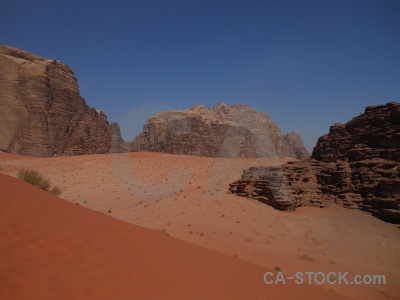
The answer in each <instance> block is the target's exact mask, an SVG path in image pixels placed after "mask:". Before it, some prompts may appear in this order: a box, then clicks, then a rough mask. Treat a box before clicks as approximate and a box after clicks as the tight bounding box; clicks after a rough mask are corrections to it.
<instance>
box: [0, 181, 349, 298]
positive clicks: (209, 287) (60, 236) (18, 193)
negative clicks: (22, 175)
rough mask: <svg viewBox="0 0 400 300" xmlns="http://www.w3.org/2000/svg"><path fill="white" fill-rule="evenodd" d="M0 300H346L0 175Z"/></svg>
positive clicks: (336, 294) (335, 294) (324, 290)
mask: <svg viewBox="0 0 400 300" xmlns="http://www.w3.org/2000/svg"><path fill="white" fill-rule="evenodd" d="M0 204H1V209H0V299H7V300H12V299H30V300H33V299H74V300H76V299H140V300H145V299H174V300H177V299H185V300H187V299H209V300H211V299H218V300H223V299H246V300H247V299H258V300H259V299H318V300H319V299H324V300H327V299H350V298H347V297H345V296H342V295H340V294H338V293H334V292H330V291H327V290H326V289H322V288H319V287H316V286H313V285H296V284H294V283H290V284H288V285H266V284H265V283H263V274H264V273H265V272H266V271H269V270H267V269H265V268H263V267H261V266H258V265H254V264H251V263H248V262H245V261H242V260H240V259H236V258H234V257H231V256H228V255H223V254H220V253H217V252H214V251H211V250H207V249H204V248H201V247H198V246H194V245H191V244H188V243H185V242H184V241H181V240H178V239H176V238H173V237H169V236H168V235H167V234H165V233H163V232H161V231H155V230H151V229H145V228H142V227H139V226H136V225H133V224H129V223H126V222H123V221H119V220H117V219H114V218H112V217H110V216H107V215H103V214H101V213H99V212H95V211H92V210H89V209H87V208H84V207H81V206H78V205H75V204H72V203H70V202H68V201H65V200H63V199H60V198H57V197H54V196H52V195H50V194H48V193H46V192H44V191H42V190H40V189H38V188H36V187H34V186H31V185H29V184H27V183H24V182H21V181H19V180H18V179H15V178H13V177H9V176H7V175H3V174H0Z"/></svg>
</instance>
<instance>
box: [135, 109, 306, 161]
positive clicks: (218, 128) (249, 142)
mask: <svg viewBox="0 0 400 300" xmlns="http://www.w3.org/2000/svg"><path fill="white" fill-rule="evenodd" d="M131 149H132V150H133V151H155V152H166V153H171V154H187V155H199V156H211V157H295V158H300V159H302V158H306V157H308V153H307V150H306V149H305V148H304V146H303V143H302V141H301V137H300V136H299V135H297V134H295V133H290V134H288V135H286V136H283V135H282V133H281V131H280V129H279V127H278V125H277V124H276V123H275V122H273V121H272V120H271V119H270V117H269V116H268V115H267V114H266V113H259V112H257V111H256V110H254V109H253V108H252V107H250V106H247V105H235V106H228V105H225V104H222V103H220V104H217V105H216V106H214V107H213V108H206V107H205V106H204V105H200V106H194V107H192V108H190V109H188V110H176V111H167V112H164V113H159V114H156V115H154V116H152V117H151V118H150V120H149V121H148V122H147V123H146V124H145V125H144V128H143V132H142V133H141V134H139V135H138V136H137V137H136V138H135V140H134V141H133V143H132V148H131Z"/></svg>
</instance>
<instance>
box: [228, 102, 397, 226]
mask: <svg viewBox="0 0 400 300" xmlns="http://www.w3.org/2000/svg"><path fill="white" fill-rule="evenodd" d="M229 190H230V191H231V192H232V193H237V194H238V195H240V196H246V197H250V198H255V199H257V200H259V201H262V202H265V203H267V204H270V205H272V206H273V207H276V208H278V209H282V210H294V209H295V208H296V207H297V206H300V205H317V206H323V205H324V203H325V202H326V201H330V200H331V201H334V202H336V203H338V204H340V205H342V206H344V207H346V208H350V209H361V210H364V211H367V212H369V213H371V214H372V215H374V216H376V217H378V218H381V219H383V220H386V221H389V222H394V223H400V104H399V103H393V102H392V103H388V104H386V105H380V106H371V107H367V108H366V109H365V113H364V114H361V115H360V116H358V117H356V118H354V119H352V120H351V121H349V122H348V123H346V124H335V125H333V126H332V127H331V128H330V131H329V134H327V135H324V136H322V137H321V138H319V140H318V143H317V145H316V146H315V148H314V151H313V154H312V158H311V159H308V160H304V161H293V162H289V163H287V164H285V165H283V166H282V167H279V168H278V167H253V168H250V169H249V170H245V171H244V172H243V174H242V177H241V179H240V180H238V181H236V182H234V183H232V184H231V185H230V189H229ZM263 197H266V198H267V199H268V200H267V199H265V198H263Z"/></svg>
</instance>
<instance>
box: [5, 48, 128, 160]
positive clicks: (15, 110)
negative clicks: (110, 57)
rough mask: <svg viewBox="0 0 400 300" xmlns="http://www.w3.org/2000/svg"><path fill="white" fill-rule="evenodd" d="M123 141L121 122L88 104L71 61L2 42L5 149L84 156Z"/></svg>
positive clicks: (113, 147)
mask: <svg viewBox="0 0 400 300" xmlns="http://www.w3.org/2000/svg"><path fill="white" fill-rule="evenodd" d="M123 144H124V142H123V140H122V138H121V135H120V130H119V126H118V124H116V123H112V124H109V123H108V121H107V117H106V115H105V114H104V113H103V112H101V111H99V110H96V109H94V108H91V107H89V106H87V105H86V102H85V100H84V99H83V98H82V97H81V96H80V94H79V88H78V83H77V79H76V78H75V76H74V73H73V71H72V70H71V68H70V67H69V66H67V65H65V64H63V63H61V62H60V61H57V60H54V59H46V58H43V57H40V56H38V55H35V54H32V53H29V52H27V51H23V50H20V49H17V48H13V47H9V46H5V45H0V150H3V151H7V152H11V153H18V154H24V155H34V156H56V155H80V154H93V153H108V152H110V151H118V150H121V148H122V147H123Z"/></svg>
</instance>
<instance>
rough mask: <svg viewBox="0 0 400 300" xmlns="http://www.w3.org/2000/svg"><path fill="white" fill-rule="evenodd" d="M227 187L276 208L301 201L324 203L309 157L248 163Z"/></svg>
mask: <svg viewBox="0 0 400 300" xmlns="http://www.w3.org/2000/svg"><path fill="white" fill-rule="evenodd" d="M229 191H230V192H231V193H235V194H238V195H239V196H244V197H248V198H253V199H256V200H258V201H260V202H263V203H265V204H269V205H271V206H272V207H274V208H276V209H279V210H295V209H296V207H298V206H301V205H310V206H317V207H323V206H324V204H323V201H322V200H323V199H322V192H321V191H320V189H319V188H318V184H317V178H316V176H315V169H314V166H313V164H312V163H310V161H309V160H305V161H291V162H288V163H286V164H285V165H283V166H276V167H251V168H249V169H248V170H244V171H243V173H242V176H241V179H239V180H237V181H235V182H233V183H231V184H230V187H229Z"/></svg>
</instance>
